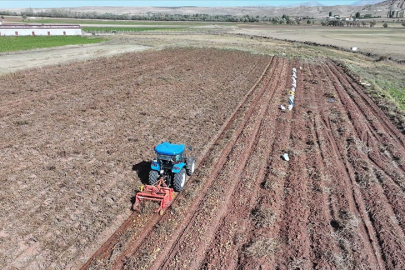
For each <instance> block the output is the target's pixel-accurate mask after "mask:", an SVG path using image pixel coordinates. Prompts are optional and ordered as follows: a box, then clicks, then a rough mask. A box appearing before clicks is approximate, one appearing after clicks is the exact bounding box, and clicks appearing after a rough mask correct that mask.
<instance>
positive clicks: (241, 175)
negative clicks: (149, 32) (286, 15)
mask: <svg viewBox="0 0 405 270" xmlns="http://www.w3.org/2000/svg"><path fill="white" fill-rule="evenodd" d="M294 67H295V68H297V77H298V78H297V87H296V92H295V106H294V108H293V109H292V111H288V110H284V111H283V110H279V106H280V104H284V105H286V103H287V98H288V93H289V88H290V86H291V83H292V78H291V75H292V68H294ZM0 89H1V90H0V91H1V96H2V99H1V104H0V114H1V115H0V116H1V118H0V127H1V133H0V134H1V135H0V136H1V137H0V138H1V141H0V164H1V165H0V179H1V181H2V189H1V191H0V195H1V197H0V199H1V206H0V211H1V212H0V213H1V215H0V224H1V227H0V228H1V230H0V266H1V267H2V268H9V269H12V268H14V267H15V268H22V269H24V268H25V269H47V268H52V269H66V268H73V269H76V268H80V267H82V269H183V268H184V269H237V268H239V269H297V268H298V269H310V268H316V269H386V268H388V269H405V236H404V228H405V209H404V208H403V205H405V137H404V135H403V134H401V133H400V132H399V131H398V129H397V128H396V127H395V126H394V125H393V124H392V123H391V122H390V121H389V120H388V118H387V117H386V116H385V114H384V113H383V112H382V111H381V110H380V109H379V108H378V107H377V106H376V105H375V104H374V103H373V102H372V101H371V100H370V99H369V98H368V97H367V96H366V95H365V94H364V93H363V89H362V87H361V86H360V84H359V83H358V82H357V81H355V80H353V79H352V77H351V76H349V75H347V74H345V72H344V70H342V69H341V68H340V67H338V66H336V65H335V64H334V63H333V62H332V61H330V60H328V59H319V61H318V62H316V63H312V62H311V63H304V62H299V61H298V60H290V59H287V58H279V57H266V56H258V55H251V54H247V53H242V52H238V51H223V50H211V49H176V50H165V51H160V52H145V53H138V54H126V55H123V56H120V57H119V58H114V59H101V60H96V61H88V62H85V63H80V64H69V65H67V66H60V67H53V68H46V69H38V70H32V71H26V72H19V73H16V74H14V75H9V76H7V77H2V80H1V81H0ZM164 140H170V141H172V142H177V143H185V144H187V145H192V146H194V151H193V152H192V155H194V156H195V157H196V159H197V170H196V172H195V174H194V175H193V176H192V177H190V178H189V179H188V182H187V185H186V187H185V189H184V190H183V191H182V192H180V193H178V194H177V196H176V197H175V200H174V202H173V204H172V205H171V206H170V207H169V208H168V209H167V210H166V212H165V214H164V215H162V216H159V215H158V214H156V213H153V209H154V208H155V206H154V205H150V204H146V205H145V207H144V208H143V209H142V210H141V212H132V213H131V211H130V210H129V209H130V208H131V206H132V202H133V196H134V195H135V191H136V190H135V189H136V188H137V187H139V185H141V183H142V182H145V181H146V178H147V174H148V170H149V166H150V163H149V160H150V159H151V158H153V156H154V154H153V150H152V149H153V145H155V144H156V143H159V142H161V141H164ZM284 153H288V155H289V157H290V160H289V161H285V160H283V159H282V158H281V155H283V154H284Z"/></svg>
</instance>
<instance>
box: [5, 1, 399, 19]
mask: <svg viewBox="0 0 405 270" xmlns="http://www.w3.org/2000/svg"><path fill="white" fill-rule="evenodd" d="M372 2H376V0H361V1H358V2H355V3H353V4H352V5H338V6H322V5H321V4H320V3H318V2H316V1H310V2H307V3H304V4H300V6H288V7H286V6H277V7H274V6H266V5H265V6H253V7H194V6H187V7H70V8H68V7H67V8H64V9H67V10H70V11H74V12H97V13H114V14H130V15H135V14H146V13H148V12H151V13H161V14H182V15H192V14H196V13H199V14H210V15H234V16H243V15H254V16H256V15H259V16H267V17H275V16H282V15H283V14H286V15H289V16H310V17H314V18H325V17H327V16H328V14H329V12H332V14H333V15H340V16H350V15H354V14H355V13H356V12H358V11H359V12H360V13H361V14H362V15H364V14H371V15H373V16H381V17H383V18H384V17H386V16H387V12H388V11H389V10H401V9H405V0H388V1H383V2H379V3H375V4H370V3H372ZM360 3H362V4H364V3H367V4H365V5H360V6H357V4H360ZM355 4H356V5H355ZM61 9H62V8H61ZM9 10H10V11H17V12H18V11H25V10H26V9H9ZM36 10H44V9H34V11H36ZM49 10H50V9H49Z"/></svg>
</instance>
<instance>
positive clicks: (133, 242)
mask: <svg viewBox="0 0 405 270" xmlns="http://www.w3.org/2000/svg"><path fill="white" fill-rule="evenodd" d="M275 61H276V60H275V58H272V59H271V60H270V62H269V64H268V65H267V66H266V68H265V70H264V71H263V73H262V74H261V76H260V78H259V79H258V81H257V82H256V83H255V85H254V86H253V87H252V88H251V89H250V90H249V92H248V93H247V94H246V96H245V98H244V99H243V100H242V101H241V102H240V103H239V105H238V106H237V108H236V109H235V110H234V112H233V113H232V114H231V117H230V118H228V120H227V122H226V123H224V125H223V127H222V128H221V130H220V131H219V132H218V135H217V136H216V137H215V138H213V140H212V141H211V142H210V143H209V144H208V145H207V147H206V149H205V150H204V151H203V152H202V154H201V155H202V156H203V158H202V159H201V160H200V161H197V166H196V167H197V169H196V172H195V175H194V176H192V177H191V178H190V179H189V180H188V182H190V183H187V186H190V185H192V184H193V183H192V182H196V181H195V178H197V177H199V174H201V173H202V172H203V171H204V167H206V166H207V167H209V165H212V164H209V163H213V161H214V159H215V156H214V157H211V155H213V153H214V152H216V150H217V149H216V148H218V147H220V145H221V144H220V142H221V141H222V140H224V139H225V140H228V139H229V137H230V136H231V135H230V134H228V133H229V132H234V131H232V130H233V129H236V127H233V126H234V125H235V123H237V122H238V121H239V120H240V118H241V114H242V113H243V111H244V110H247V109H248V108H249V107H247V106H246V105H247V104H248V103H250V102H257V100H258V96H259V95H260V93H258V94H257V93H256V92H257V90H256V88H257V87H258V86H259V85H260V84H261V83H262V80H263V78H264V76H265V75H266V73H268V72H270V70H271V69H272V68H273V66H274V63H275ZM255 96H256V98H255ZM253 98H255V100H253V101H249V100H250V99H253ZM248 113H249V112H248ZM248 113H247V114H248ZM250 114H251V112H250ZM239 132H240V131H239ZM229 145H231V144H229ZM229 145H228V148H230V147H229ZM222 151H225V153H228V152H229V150H227V149H225V150H224V149H222V150H220V149H218V152H222ZM217 159H218V162H219V163H221V162H222V163H223V162H225V159H226V154H222V155H221V157H218V158H217ZM198 182H199V181H198ZM208 184H209V182H208V181H207V182H206V183H205V187H202V191H201V195H200V196H199V197H200V198H199V199H197V200H196V201H195V203H194V204H195V205H196V204H197V202H198V201H199V200H201V199H202V198H203V193H204V192H203V191H204V189H205V190H206V189H207V188H208ZM187 186H186V187H187ZM186 190H187V188H185V190H184V191H183V192H182V193H179V194H178V195H177V197H176V198H175V200H174V202H173V204H172V208H173V207H174V206H175V204H176V201H179V200H181V199H182V197H184V195H183V194H184V193H185V191H186ZM170 214H171V213H168V212H166V214H165V215H164V216H163V217H160V216H158V215H154V217H153V219H152V220H150V221H149V222H148V224H147V225H146V226H145V227H143V228H142V229H141V230H139V231H137V233H133V232H131V235H132V237H131V239H129V241H126V242H129V243H127V245H126V246H125V247H124V246H122V242H125V240H124V241H121V240H120V239H118V237H117V236H119V235H120V234H122V233H123V232H124V231H126V230H128V227H129V224H130V223H133V225H135V226H136V224H138V222H137V221H132V222H131V221H128V222H125V223H126V224H123V225H122V226H121V227H120V229H119V230H117V232H115V233H114V234H113V235H112V236H111V237H110V238H109V240H107V242H106V243H105V244H104V245H103V246H102V247H101V248H100V249H99V250H98V251H97V252H96V253H95V254H94V255H93V256H92V257H91V258H90V259H89V260H88V261H87V263H86V264H85V265H84V266H83V267H82V268H81V269H92V268H93V267H98V266H99V265H100V264H103V265H106V264H108V265H110V264H111V263H114V262H117V263H118V264H121V261H122V260H123V259H124V258H125V257H127V256H128V255H129V254H130V253H133V252H134V251H135V250H136V249H137V248H138V246H139V245H140V244H141V243H142V241H143V240H144V239H145V238H147V237H148V234H150V233H151V231H152V229H154V227H155V225H156V224H157V223H158V221H159V220H161V219H162V218H165V217H166V216H168V215H170ZM134 216H141V215H139V214H138V213H137V212H134V213H133V214H132V215H131V217H130V219H131V218H132V219H135V217H134ZM117 246H120V248H121V249H122V252H121V250H119V251H117V250H116V247H117ZM112 253H116V254H118V255H117V256H115V257H114V258H113V256H112V255H113V254H112ZM120 253H121V254H120ZM127 254H128V255H127ZM97 265H98V266H97Z"/></svg>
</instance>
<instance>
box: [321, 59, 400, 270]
mask: <svg viewBox="0 0 405 270" xmlns="http://www.w3.org/2000/svg"><path fill="white" fill-rule="evenodd" d="M327 71H328V73H329V74H328V75H330V76H331V79H333V80H335V83H336V84H337V85H338V87H337V89H338V90H339V91H340V92H339V95H340V96H341V98H342V97H345V98H346V102H345V107H346V110H347V111H348V113H349V116H350V118H349V119H350V120H351V124H352V126H353V127H354V130H355V131H356V134H352V135H351V137H348V138H347V140H346V143H345V145H343V146H342V147H345V148H346V149H347V156H348V159H349V163H350V166H351V168H350V169H349V171H351V177H352V179H355V181H356V183H357V185H358V186H359V189H358V190H357V194H358V195H357V194H356V195H357V197H358V199H357V200H358V203H359V204H360V207H361V208H362V209H364V211H362V212H361V213H365V214H363V221H364V222H365V223H366V224H367V228H368V231H369V237H370V240H371V241H372V243H373V247H374V249H375V253H376V254H381V255H380V256H381V257H382V259H380V260H379V266H380V268H384V267H388V268H398V267H399V268H403V267H405V255H404V252H399V251H400V250H402V251H403V249H404V247H405V236H404V232H403V229H401V227H400V226H399V225H398V221H397V220H396V218H395V214H394V211H393V209H392V207H391V204H390V202H389V201H388V199H387V197H386V196H385V195H384V191H383V188H382V187H381V185H379V184H378V180H377V178H378V177H376V176H375V174H374V171H375V168H374V165H373V164H375V163H373V161H372V160H373V157H371V156H372V155H370V154H369V152H370V151H373V150H372V149H365V146H366V147H369V146H370V145H372V144H373V145H376V144H377V142H378V138H376V137H375V134H376V132H377V131H379V132H380V134H382V135H384V133H385V132H387V133H389V132H390V129H389V128H388V130H387V129H384V126H382V125H381V124H380V121H383V120H380V121H375V120H372V121H370V120H369V117H370V115H372V113H373V112H368V113H367V112H366V111H364V107H363V106H362V103H359V102H358V101H357V100H356V98H355V97H353V94H352V92H351V91H352V88H350V84H349V83H348V81H347V78H344V74H342V73H340V72H339V70H337V69H336V68H335V67H333V66H331V65H329V66H328V68H327ZM332 72H333V73H332ZM343 87H345V90H346V91H344V90H343ZM349 96H350V98H351V99H349ZM356 101H357V102H356ZM354 102H356V103H354ZM380 115H381V116H382V117H384V116H385V115H384V114H383V113H382V112H381V114H380ZM370 122H371V123H370ZM384 131H385V132H384ZM390 135H391V134H390ZM382 137H384V136H382ZM369 141H373V143H370V142H369ZM395 141H396V140H395ZM401 150H402V151H401ZM403 150H404V149H403V147H402V145H399V148H398V149H397V151H400V152H403ZM374 152H376V151H375V150H374ZM401 154H402V153H401ZM401 154H400V155H401ZM375 158H376V156H375V155H374V159H375ZM370 159H371V160H370ZM384 167H385V168H387V170H390V169H393V168H392V167H393V166H392V163H391V164H390V163H388V164H385V166H384ZM378 169H380V168H378ZM365 215H367V216H365ZM393 217H394V218H393ZM398 252H399V253H398ZM377 258H379V257H377Z"/></svg>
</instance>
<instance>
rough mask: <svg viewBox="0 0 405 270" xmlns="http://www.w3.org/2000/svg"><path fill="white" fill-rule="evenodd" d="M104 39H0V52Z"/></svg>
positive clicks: (65, 37)
mask: <svg viewBox="0 0 405 270" xmlns="http://www.w3.org/2000/svg"><path fill="white" fill-rule="evenodd" d="M104 40H105V39H102V38H86V37H80V36H51V37H48V36H44V37H40V36H35V37H33V36H25V37H0V52H10V51H21V50H32V49H39V48H49V47H58V46H64V45H79V44H89V43H98V42H102V41H104Z"/></svg>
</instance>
